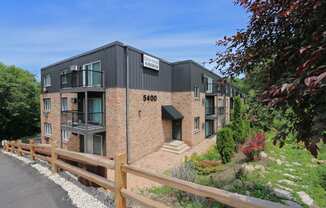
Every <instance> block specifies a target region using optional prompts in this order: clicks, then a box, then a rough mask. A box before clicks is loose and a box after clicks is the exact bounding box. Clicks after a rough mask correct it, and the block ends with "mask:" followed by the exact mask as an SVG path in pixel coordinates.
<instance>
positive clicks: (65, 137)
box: [61, 129, 71, 143]
mask: <svg viewBox="0 0 326 208" xmlns="http://www.w3.org/2000/svg"><path fill="white" fill-rule="evenodd" d="M70 137H71V132H70V131H69V130H67V129H61V139H62V141H63V143H67V142H68V141H69V139H70Z"/></svg>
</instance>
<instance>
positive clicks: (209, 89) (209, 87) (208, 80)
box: [206, 77, 213, 93]
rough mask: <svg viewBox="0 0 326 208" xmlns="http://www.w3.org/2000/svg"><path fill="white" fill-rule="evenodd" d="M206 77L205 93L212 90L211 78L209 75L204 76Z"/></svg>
mask: <svg viewBox="0 0 326 208" xmlns="http://www.w3.org/2000/svg"><path fill="white" fill-rule="evenodd" d="M206 78H207V90H206V92H207V93H212V92H213V79H212V78H211V77H206Z"/></svg>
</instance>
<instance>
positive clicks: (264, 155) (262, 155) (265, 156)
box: [259, 151, 268, 159]
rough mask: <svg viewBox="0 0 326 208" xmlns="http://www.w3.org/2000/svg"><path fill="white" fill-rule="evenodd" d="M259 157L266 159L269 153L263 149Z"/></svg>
mask: <svg viewBox="0 0 326 208" xmlns="http://www.w3.org/2000/svg"><path fill="white" fill-rule="evenodd" d="M259 157H260V158H261V159H265V158H267V157H268V155H267V154H266V153H265V152H264V151H262V152H260V153H259Z"/></svg>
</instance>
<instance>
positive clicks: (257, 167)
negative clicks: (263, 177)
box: [254, 165, 265, 172]
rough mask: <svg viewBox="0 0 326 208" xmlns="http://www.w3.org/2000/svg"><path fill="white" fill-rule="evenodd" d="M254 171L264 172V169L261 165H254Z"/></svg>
mask: <svg viewBox="0 0 326 208" xmlns="http://www.w3.org/2000/svg"><path fill="white" fill-rule="evenodd" d="M254 169H255V170H259V171H261V172H265V167H264V166H263V165H255V166H254Z"/></svg>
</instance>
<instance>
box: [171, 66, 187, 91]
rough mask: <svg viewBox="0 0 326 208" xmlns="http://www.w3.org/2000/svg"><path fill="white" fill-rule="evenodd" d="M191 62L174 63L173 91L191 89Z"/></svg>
mask: <svg viewBox="0 0 326 208" xmlns="http://www.w3.org/2000/svg"><path fill="white" fill-rule="evenodd" d="M190 67H191V64H190V63H188V62H185V63H178V64H175V65H173V71H172V91H190V90H191V73H190Z"/></svg>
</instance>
